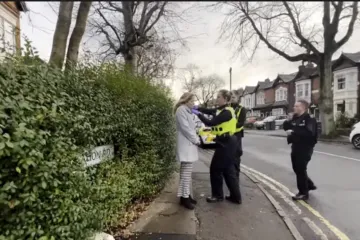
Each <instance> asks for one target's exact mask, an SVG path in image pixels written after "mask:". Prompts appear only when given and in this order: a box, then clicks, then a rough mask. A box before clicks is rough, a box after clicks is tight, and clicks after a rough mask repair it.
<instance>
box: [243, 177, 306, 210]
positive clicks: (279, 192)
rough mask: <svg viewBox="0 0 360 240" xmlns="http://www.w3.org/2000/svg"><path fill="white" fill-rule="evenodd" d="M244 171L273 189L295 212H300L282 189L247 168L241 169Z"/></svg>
mask: <svg viewBox="0 0 360 240" xmlns="http://www.w3.org/2000/svg"><path fill="white" fill-rule="evenodd" d="M243 171H244V172H246V173H247V174H249V175H252V176H253V177H255V178H256V179H257V180H259V181H260V182H262V183H263V184H264V185H266V186H268V187H269V188H270V189H271V190H273V191H274V192H275V193H276V194H277V195H278V196H279V197H280V198H282V199H283V200H284V202H286V203H287V204H288V205H289V206H290V207H291V208H292V209H293V210H294V211H295V212H296V213H297V214H299V215H300V214H301V209H300V208H299V207H298V206H297V205H296V204H295V202H294V201H292V200H291V199H290V198H288V197H287V196H286V195H284V193H283V192H282V191H280V190H279V189H278V188H276V187H275V186H274V185H273V184H271V183H269V182H268V181H266V180H265V179H263V178H261V177H259V176H258V175H256V174H254V173H252V172H250V171H247V170H243Z"/></svg>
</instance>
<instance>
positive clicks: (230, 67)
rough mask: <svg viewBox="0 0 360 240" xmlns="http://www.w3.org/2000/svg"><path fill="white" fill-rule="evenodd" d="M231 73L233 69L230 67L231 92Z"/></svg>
mask: <svg viewBox="0 0 360 240" xmlns="http://www.w3.org/2000/svg"><path fill="white" fill-rule="evenodd" d="M231 72H232V68H231V67H230V69H229V73H230V91H231Z"/></svg>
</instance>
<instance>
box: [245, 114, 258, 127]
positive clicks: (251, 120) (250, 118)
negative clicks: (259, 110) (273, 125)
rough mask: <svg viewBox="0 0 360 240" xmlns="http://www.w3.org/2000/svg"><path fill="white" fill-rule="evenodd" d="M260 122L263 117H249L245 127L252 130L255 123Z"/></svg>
mask: <svg viewBox="0 0 360 240" xmlns="http://www.w3.org/2000/svg"><path fill="white" fill-rule="evenodd" d="M258 120H261V117H248V118H246V120H245V124H244V126H245V127H246V128H252V127H253V126H254V123H255V122H256V121H258Z"/></svg>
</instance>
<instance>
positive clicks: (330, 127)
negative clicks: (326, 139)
mask: <svg viewBox="0 0 360 240" xmlns="http://www.w3.org/2000/svg"><path fill="white" fill-rule="evenodd" d="M319 66H320V101H319V102H320V103H319V109H320V120H321V127H322V134H323V135H330V134H332V133H333V132H334V131H335V123H334V111H333V105H334V102H333V91H332V79H333V73H332V68H331V56H327V55H325V56H323V57H322V59H321V61H320V64H319Z"/></svg>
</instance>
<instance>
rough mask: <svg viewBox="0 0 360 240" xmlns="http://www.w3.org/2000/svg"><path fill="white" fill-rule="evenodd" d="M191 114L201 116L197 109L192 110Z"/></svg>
mask: <svg viewBox="0 0 360 240" xmlns="http://www.w3.org/2000/svg"><path fill="white" fill-rule="evenodd" d="M191 112H192V113H193V114H195V115H199V114H200V112H199V111H198V110H196V109H194V108H193V109H191Z"/></svg>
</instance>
